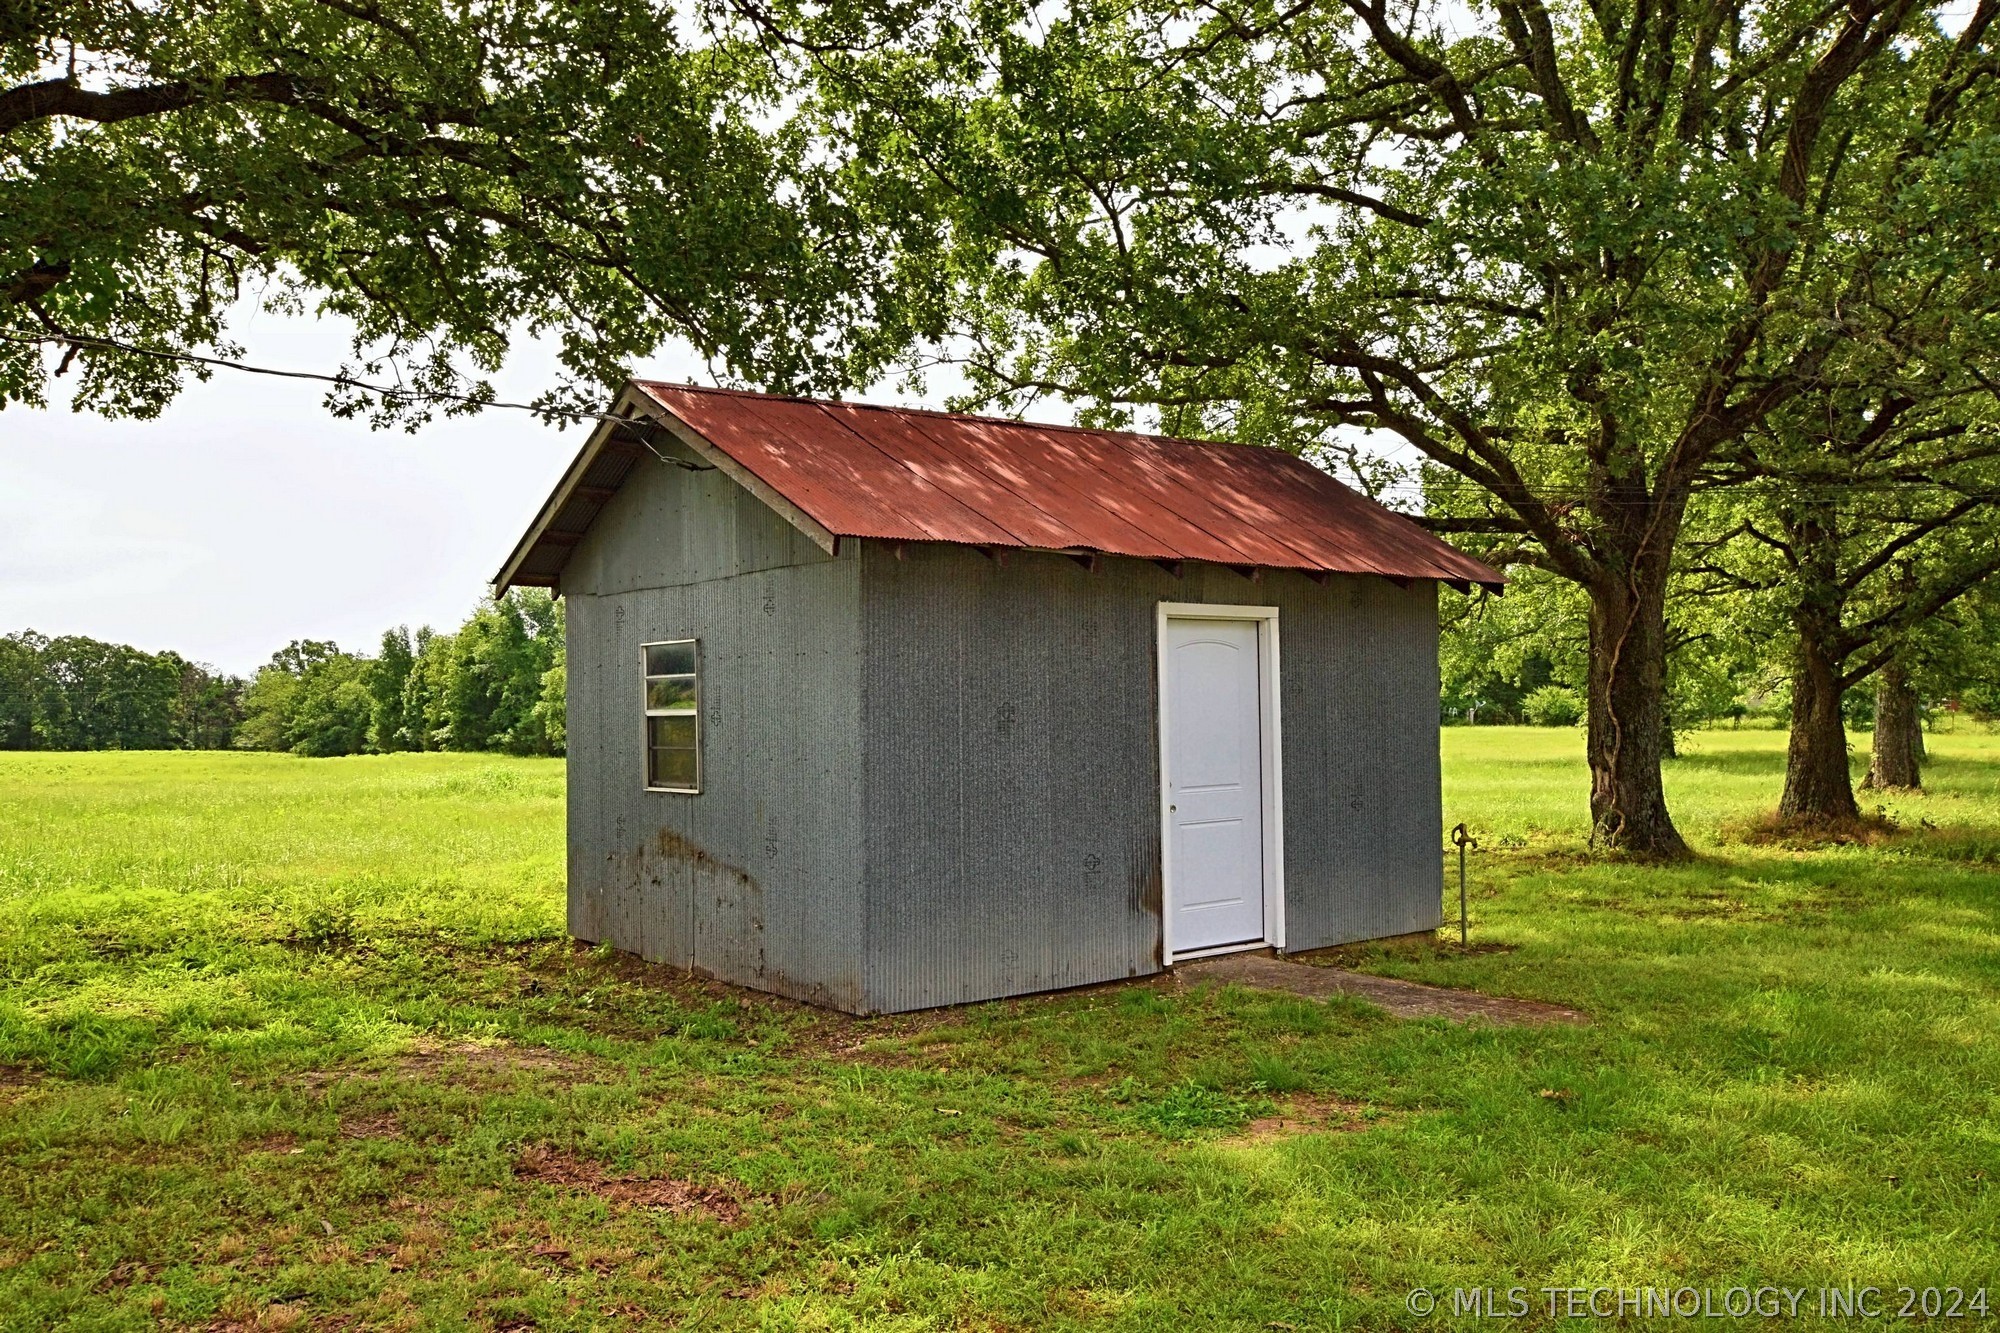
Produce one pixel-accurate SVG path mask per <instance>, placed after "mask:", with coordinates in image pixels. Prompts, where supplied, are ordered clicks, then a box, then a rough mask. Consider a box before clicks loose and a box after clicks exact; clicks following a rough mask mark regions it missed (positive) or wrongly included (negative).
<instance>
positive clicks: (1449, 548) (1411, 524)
mask: <svg viewBox="0 0 2000 1333" xmlns="http://www.w3.org/2000/svg"><path fill="white" fill-rule="evenodd" d="M629 387H632V388H637V389H639V390H641V391H643V392H645V393H646V394H647V396H648V397H650V398H652V399H653V401H654V402H655V403H656V404H657V405H658V406H659V407H660V408H661V409H662V410H663V411H666V412H668V413H672V412H673V405H672V404H671V403H670V402H668V401H666V399H664V398H663V397H661V396H660V395H659V394H657V393H655V392H654V391H655V390H666V391H668V392H671V393H693V394H703V395H708V396H712V397H718V398H739V399H748V400H753V401H759V402H784V403H796V404H801V405H804V406H808V407H823V406H840V407H846V408H854V409H857V410H860V411H868V412H882V413H887V414H890V415H894V416H921V417H928V418H934V419H937V420H941V421H950V422H960V423H963V422H978V423H983V424H987V425H993V426H1000V427H1012V428H1019V427H1024V426H1025V427H1031V428H1033V429H1035V430H1042V431H1061V432H1067V433H1072V434H1076V435H1082V436H1087V437H1093V438H1098V439H1103V438H1107V437H1109V438H1123V439H1129V440H1140V441H1144V442H1146V443H1148V444H1152V445H1167V446H1172V447H1176V448H1187V449H1193V450H1196V451H1205V450H1210V449H1216V450H1226V451H1230V452H1235V451H1237V450H1244V449H1249V450H1258V451H1259V452H1263V450H1262V447H1261V446H1258V445H1246V444H1241V443H1238V442H1236V441H1234V440H1203V439H1190V438H1187V437H1184V436H1175V435H1158V434H1154V433H1151V432H1147V431H1135V430H1106V429H1099V428H1095V427H1090V426H1074V425H1066V424H1061V423H1051V422H1041V421H1026V420H1022V419H1020V418H1017V417H1000V416H987V415H984V414H981V413H977V412H947V411H943V410H941V409H938V408H934V407H904V406H900V405H897V404H891V403H868V402H860V401H856V400H852V399H828V398H813V397H810V396H807V395H805V394H780V393H761V392H759V391H757V390H755V389H729V388H722V387H719V386H715V385H707V384H682V383H679V382H676V381H673V380H638V379H635V380H633V381H631V384H630V386H629ZM690 428H692V427H690ZM1271 452H1272V453H1273V454H1274V455H1275V458H1274V460H1273V461H1276V460H1278V459H1281V460H1283V462H1284V463H1287V464H1290V465H1293V466H1295V467H1296V468H1298V469H1299V470H1300V471H1302V472H1306V473H1310V474H1311V475H1312V476H1313V477H1315V478H1317V479H1320V480H1323V481H1325V482H1328V483H1330V484H1332V485H1333V486H1335V487H1338V488H1339V489H1340V490H1342V491H1344V492H1346V493H1347V495H1348V496H1349V497H1351V498H1352V499H1353V500H1355V501H1357V502H1359V503H1362V504H1365V505H1367V506H1369V507H1370V508H1371V509H1373V510H1374V511H1376V513H1377V514H1379V515H1380V516H1382V517H1384V518H1387V519H1390V520H1392V521H1393V522H1394V523H1395V524H1396V525H1397V526H1400V527H1405V528H1406V529H1407V536H1408V538H1409V539H1411V540H1413V541H1415V542H1418V543H1420V544H1422V545H1424V546H1428V547H1430V548H1431V549H1432V550H1433V551H1435V552H1436V553H1437V554H1438V555H1439V556H1442V557H1443V558H1445V559H1447V560H1450V561H1452V562H1454V563H1457V564H1459V565H1460V567H1461V569H1462V570H1463V572H1462V573H1457V574H1445V573H1439V572H1431V573H1417V572H1411V573H1410V574H1408V575H1406V576H1404V577H1409V578H1432V579H1437V580H1438V581H1440V582H1444V583H1449V584H1452V585H1454V586H1457V585H1461V584H1463V585H1466V586H1468V587H1469V586H1475V585H1476V586H1481V587H1485V588H1489V589H1491V590H1493V591H1495V592H1499V591H1503V590H1504V589H1505V587H1506V585H1507V578H1506V576H1505V575H1504V574H1501V573H1500V572H1499V571H1497V570H1494V569H1491V568H1489V567H1487V566H1486V565H1485V564H1483V563H1481V562H1480V561H1479V560H1478V559H1477V558H1476V557H1474V556H1470V555H1467V554H1466V553H1465V552H1464V551H1461V550H1459V549H1458V548H1457V547H1455V546H1453V545H1452V544H1451V543H1450V542H1447V541H1445V540H1443V539H1442V538H1440V537H1438V536H1437V535H1436V534H1434V533H1432V532H1429V531H1428V530H1426V529H1425V528H1424V527H1423V526H1422V525H1421V524H1419V523H1417V522H1416V521H1415V520H1414V519H1412V518H1411V517H1410V515H1408V514H1402V513H1398V512H1397V511H1395V510H1393V509H1390V508H1389V507H1388V506H1387V505H1384V504H1382V503H1381V502H1380V501H1378V500H1374V499H1371V498H1369V497H1368V496H1366V495H1363V494H1362V493H1361V492H1359V491H1357V490H1355V489H1354V488H1353V487H1351V486H1349V485H1347V483H1345V482H1343V481H1341V480H1340V479H1339V478H1338V477H1335V476H1333V475H1332V474H1331V473H1329V472H1325V471H1323V470H1321V469H1320V468H1317V467H1314V466H1313V465H1312V464H1311V463H1308V462H1307V461H1306V460H1304V459H1302V458H1299V457H1298V456H1297V455H1294V454H1288V453H1284V452H1282V451H1271ZM841 535H843V536H846V535H856V536H861V535H865V534H846V533H843V534H841ZM913 540H914V539H913ZM961 544H976V543H961ZM1049 549H1056V548H1049ZM1063 549H1067V548H1063ZM1105 554H1112V555H1116V554H1121V553H1119V552H1113V551H1106V552H1105ZM1131 558H1135V559H1143V558H1145V557H1137V556H1135V557H1131ZM1263 567H1264V568H1270V569H1301V570H1315V571H1316V570H1318V569H1321V568H1323V567H1322V566H1316V565H1308V564H1296V565H1294V564H1277V563H1266V564H1264V565H1263ZM1330 572H1334V573H1347V574H1368V573H1375V572H1376V571H1371V570H1366V569H1358V568H1357V569H1344V570H1333V571H1330ZM1389 577H1397V576H1395V575H1390V576H1389Z"/></svg>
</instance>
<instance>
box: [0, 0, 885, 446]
mask: <svg viewBox="0 0 2000 1333" xmlns="http://www.w3.org/2000/svg"><path fill="white" fill-rule="evenodd" d="M698 18H699V16H694V15H685V14H680V13H677V12H675V11H674V10H672V9H669V8H666V7H663V6H659V5H655V4H650V3H644V2H643V0H637V2H635V3H624V4H612V5H608V6H607V5H590V6H569V5H558V4H550V3H546V2H545V0H496V3H490V4H480V5H476V6H471V7H465V6H459V5H452V4H444V3H441V0H381V2H379V3H353V2H352V0H281V2H280V3H277V4H275V5H262V6H255V7H247V8H246V7H243V6H238V5H230V4H222V3H217V2H216V0H171V2H170V3H168V4H164V5H158V6H143V7H141V6H131V7H127V6H124V5H121V4H116V3H106V4H100V5H94V6H92V5H86V6H83V7H80V8H78V7H62V8H61V9H57V8H53V7H51V8H49V9H46V10H37V11H30V12H29V13H28V14H27V15H26V16H25V18H24V19H22V20H21V22H20V23H17V28H16V30H15V31H13V32H11V33H10V34H8V35H7V36H6V37H5V38H4V39H0V40H4V43H5V44H4V46H0V66H4V70H5V74H6V77H8V78H10V79H13V80H17V82H15V84H14V86H13V87H11V88H6V89H0V130H4V131H5V137H4V139H0V274H7V275H12V274H19V273H22V272H24V271H29V270H32V269H33V268H34V266H35V265H38V264H41V265H51V264H66V265H68V273H67V276H65V277H64V278H63V280H62V281H61V282H59V283H57V284H55V285H54V286H53V287H51V288H50V289H49V290H47V291H46V292H43V293H41V294H39V295H38V296H36V297H35V298H34V299H33V300H18V301H4V300H0V336H4V337H6V338H8V339H10V340H12V341H9V342H7V343H6V344H4V346H3V347H0V402H6V401H19V402H41V401H44V400H45V398H46V394H47V388H48V376H49V374H50V373H51V368H52V365H53V364H54V359H55V357H56V356H57V355H58V354H59V353H60V352H61V351H62V350H63V348H64V346H65V345H64V344H63V343H62V342H61V341H60V340H61V339H62V337H63V336H64V335H77V336H78V337H80V338H85V339H93V340H108V341H111V342H114V343H121V344H129V345H131V346H134V347H142V348H151V349H158V350H165V351H175V352H179V351H208V350H213V351H221V350H226V349H227V347H228V344H227V341H226V330H225V326H224V319H225V318H226V315H227V312H228V311H229V310H230V308H231V307H232V305H233V304H234V303H235V302H236V301H237V300H238V299H239V298H242V297H244V296H245V295H246V294H247V295H249V296H250V297H252V299H261V300H263V301H265V302H267V303H271V304H280V305H291V306H298V305H304V306H306V307H308V308H318V309H320V310H322V311H325V312H327V313H332V314H339V315H343V316H346V317H348V318H349V319H351V320H353V321H354V323H355V325H356V326H357V328H358V330H359V333H358V336H357V339H356V344H355V353H354V359H353V361H352V362H351V364H350V366H349V370H350V371H351V372H352V373H353V374H355V375H356V376H360V377H365V378H369V379H390V380H394V381H397V382H398V383H399V384H400V385H401V388H400V390H399V392H397V393H394V394H392V395H390V396H389V397H388V398H387V399H386V400H382V399H378V398H377V397H376V396H374V395H369V394H366V393H361V392H358V391H337V392H336V393H335V394H334V395H333V396H332V403H333V405H334V407H335V409H336V410H337V411H341V412H346V413H355V412H366V413H369V414H370V415H371V416H373V417H375V418H376V419H377V420H378V421H381V422H387V421H392V420H401V421H405V422H414V421H418V420H422V419H423V418H424V417H425V416H426V415H427V414H428V413H429V412H430V411H432V410H434V409H436V408H438V407H440V406H442V407H444V408H445V410H447V411H457V410H467V409H469V408H471V407H473V406H476V404H477V402H478V401H479V400H481V399H483V398H484V397H485V396H487V394H488V392H489V391H488V390H487V389H486V387H485V385H484V383H483V378H482V377H483V375H484V374H486V373H487V372H490V371H491V370H492V369H494V368H495V367H497V365H498V364H499V362H500V359H501V357H502V356H503V355H504V353H505V350H506V347H507V346H508V344H509V342H510V341H511V340H512V339H513V338H515V337H517V336H519V335H520V334H521V333H522V332H534V333H537V334H542V335H545V336H550V337H553V338H554V339H555V341H556V342H557V344H558V346H559V348H560V356H561V360H562V364H563V366H564V369H565V371H566V372H567V376H568V380H567V382H566V383H565V384H563V385H559V386H553V387H552V388H551V391H550V392H549V393H548V394H547V395H545V396H544V397H543V398H542V399H541V400H540V402H541V404H542V405H543V406H545V407H549V408H552V409H553V408H563V407H567V408H571V409H579V410H588V411H595V410H596V409H597V407H598V406H599V403H600V400H601V398H602V394H603V386H604V385H605V384H606V383H609V382H613V381H616V380H619V379H620V378H622V377H623V376H624V374H625V373H626V372H627V369H628V367H629V365H630V363H631V362H632V361H633V360H635V359H636V358H638V357H641V356H645V355H647V354H649V353H651V352H653V351H654V350H655V349H657V348H658V347H659V346H660V345H661V344H662V343H663V342H666V341H669V340H673V341H678V342H681V343H683V344H687V345H691V346H692V347H693V348H694V349H695V350H697V351H698V352H700V353H701V354H703V355H705V356H707V357H709V358H710V359H711V360H713V361H714V362H716V363H717V365H718V368H720V369H722V370H724V371H726V372H729V373H733V374H736V375H739V376H742V377H745V378H749V379H753V380H755V381H758V382H760V383H763V384H767V385H771V386H776V387H786V388H794V389H830V388H834V387H837V386H839V385H842V384H846V383H849V382H852V381H854V380H856V379H862V378H867V377H868V376H869V374H871V373H872V369H873V367H875V366H876V365H877V364H879V362H880V360H881V358H882V355H883V346H884V345H883V344H882V342H881V340H880V337H879V331H880V329H881V327H883V326H884V324H885V317H884V315H883V313H882V311H881V310H880V309H879V306H880V302H879V300H878V293H877V292H876V291H875V290H874V288H873V286H872V278H871V275H872V274H874V273H875V272H877V271H879V270H880V269H882V268H883V267H884V263H883V260H882V256H883V254H884V253H885V251H886V250H889V249H893V248H894V246H895V245H896V244H897V241H896V238H895V235H894V229H893V228H891V229H887V230H885V229H883V228H880V227H870V226H868V225H866V224H865V222H864V219H863V217H862V214H861V212H860V210H858V209H857V207H856V205H855V203H854V202H853V201H852V200H851V199H849V198H848V197H847V196H846V195H845V194H844V192H843V191H844V188H845V182H843V181H842V180H841V179H840V177H839V175H838V173H837V171H836V170H835V167H834V164H832V163H831V162H829V161H827V160H826V159H825V155H824V154H822V153H818V152H816V151H815V147H814V145H813V144H812V143H811V142H810V141H809V140H808V139H807V138H805V137H804V136H802V135H800V134H798V133H797V132H796V131H795V129H794V128H793V127H792V126H791V125H790V124H789V122H788V112H787V106H786V98H787V97H788V95H789V84H788V82H787V74H786V72H785V71H784V70H783V69H782V68H780V67H778V66H774V65H773V64H772V62H770V61H769V60H767V59H765V58H764V57H763V56H762V55H761V54H760V53H759V52H757V51H756V50H754V49H753V48H751V47H749V46H747V45H745V44H744V43H743V42H742V41H741V40H739V38H737V37H735V36H732V35H731V34H730V33H729V32H728V31H727V30H726V27H725V26H724V25H721V24H719V23H718V24H707V25H704V24H703V23H701V22H699V21H695V20H698ZM72 48H74V49H75V50H76V51H77V52H79V53H80V54H79V55H78V56H77V60H78V65H77V67H76V71H75V73H74V75H73V76H71V74H70V72H69V71H70V66H69V59H70V53H71V51H72ZM31 85H34V86H42V85H47V86H49V87H50V88H52V89H54V90H55V91H56V92H60V93H62V94H63V96H62V98H61V99H58V100H60V101H61V102H62V109H63V110H64V112H65V114H63V115H61V116H59V117H58V116H49V115H37V114H33V111H34V107H32V106H30V105H29V103H30V102H31V101H32V100H33V99H32V98H29V97H28V95H27V92H26V91H24V90H28V89H29V88H30V86H31ZM118 99H123V100H122V101H121V100H118ZM42 100H43V101H44V102H46V101H48V98H47V97H43V99H42ZM142 103H143V104H144V106H143V108H142V107H141V104H142ZM142 110H143V113H141V111H142ZM127 113H131V114H127ZM893 318H894V317H891V319H892V320H893ZM37 339H55V340H57V341H55V342H52V343H42V344H39V345H37V344H34V343H33V342H32V340H37ZM24 340H29V341H24ZM891 341H896V340H895V339H892V340H891ZM45 348H46V349H53V350H47V351H45ZM72 373H76V374H80V375H81V378H82V386H81V392H80V396H79V402H80V404H81V405H82V406H85V407H88V408H91V409H94V410H98V411H103V412H108V413H112V414H134V415H150V414H152V413H155V412H157V411H159V410H160V408H161V407H163V406H164V405H165V403H166V402H167V401H169V400H170V399H171V397H172V395H173V393H174V392H175V391H176V389H177V387H178V385H179V384H180V382H181V380H182V378H183V377H184V376H185V375H186V374H189V373H200V372H199V371H194V372H191V371H190V369H189V368H188V367H186V366H184V365H178V364H175V363H173V362H171V361H165V360H160V359H157V358H152V357H148V356H145V355H142V354H139V353H136V352H119V351H113V350H106V349H104V348H103V347H101V346H97V345H95V344H85V345H84V347H83V349H82V350H80V351H78V352H77V353H76V355H75V359H74V364H73V366H72ZM460 397H464V398H469V399H470V400H471V401H470V402H461V401H459V398H460Z"/></svg>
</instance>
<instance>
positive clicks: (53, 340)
mask: <svg viewBox="0 0 2000 1333" xmlns="http://www.w3.org/2000/svg"><path fill="white" fill-rule="evenodd" d="M0 342H9V343H14V344H16V345H18V346H22V347H41V346H46V345H49V344H56V345H59V346H64V347H94V348H96V349H98V350H100V351H107V352H124V353H126V354H128V355H131V356H149V357H152V358H154V359H156V360H160V361H174V362H178V363H180V364H182V365H191V366H218V367H220V368H222V369H224V370H240V371H242V372H243V373H244V374H246V375H270V376H274V377H276V378H278V379H287V380H314V381H317V382H319V383H321V384H332V385H337V386H339V387H341V388H345V389H360V390H362V391H363V392H366V393H372V394H375V395H377V396H378V397H382V398H388V399H400V400H402V401H405V402H411V403H418V404H426V405H428V404H442V403H457V404H461V405H470V406H474V407H481V408H486V407H501V408H506V409H508V410H510V411H515V412H532V413H534V414H535V415H536V416H538V417H562V418H565V419H567V420H570V421H616V422H625V421H628V418H626V417H620V416H613V415H611V414H610V413H608V412H577V411H573V410H571V409H569V408H562V407H537V406H535V405H534V404H533V403H510V402H506V401H504V400H502V399H497V398H481V397H480V396H479V395H478V394H473V393H451V392H449V391H448V390H443V389H405V388H399V387H397V386H395V385H392V384H372V383H370V382H369V381H367V380H361V379H356V378H354V377H353V376H352V375H328V374H325V373H323V372H321V371H316V370H280V369H278V368H277V367H275V366H253V365H251V364H250V363H248V362H246V361H232V360H230V359H229V358H227V357H220V356H202V355H200V354H198V353H195V352H173V351H168V350H167V349H165V348H162V347H140V346H138V345H137V344H135V343H126V342H119V341H117V340H116V339H113V338H94V337H91V336H89V335H87V334H79V333H45V334H39V335H35V336H32V337H25V338H24V337H21V336H20V335H19V334H12V333H0Z"/></svg>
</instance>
